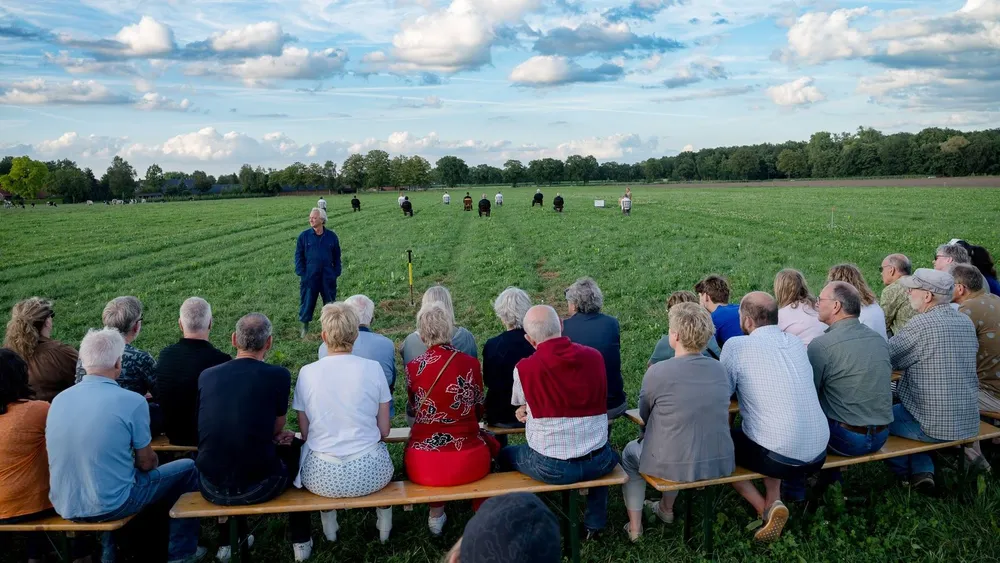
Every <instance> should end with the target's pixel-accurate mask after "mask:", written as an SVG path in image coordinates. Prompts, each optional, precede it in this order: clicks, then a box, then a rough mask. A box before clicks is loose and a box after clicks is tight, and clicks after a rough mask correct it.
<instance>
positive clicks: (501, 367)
mask: <svg viewBox="0 0 1000 563" xmlns="http://www.w3.org/2000/svg"><path fill="white" fill-rule="evenodd" d="M534 353H535V349H534V348H532V347H531V344H529V343H528V341H527V340H525V339H524V330H523V329H520V328H518V329H514V330H508V331H507V332H503V333H501V334H499V335H497V336H494V337H493V338H490V339H489V340H487V341H486V344H485V345H484V346H483V383H485V384H486V421H487V422H488V423H490V424H514V423H516V422H517V417H516V416H514V413H515V412H516V411H517V407H515V406H513V405H511V404H510V396H511V393H512V392H513V390H514V368H515V367H517V362H520V361H521V360H523V359H524V358H527V357H528V356H530V355H532V354H534Z"/></svg>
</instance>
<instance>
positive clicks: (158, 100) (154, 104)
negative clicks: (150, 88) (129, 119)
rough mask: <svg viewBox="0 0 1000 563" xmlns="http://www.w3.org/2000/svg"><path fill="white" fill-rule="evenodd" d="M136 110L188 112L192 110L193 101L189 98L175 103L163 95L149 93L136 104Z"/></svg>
mask: <svg viewBox="0 0 1000 563" xmlns="http://www.w3.org/2000/svg"><path fill="white" fill-rule="evenodd" d="M135 107H136V109H141V110H143V111H188V110H189V109H191V101H190V100H188V99H187V98H184V99H183V100H181V101H179V102H175V101H173V100H171V99H169V98H167V97H166V96H163V95H162V94H157V93H156V92H147V93H146V94H144V95H143V96H142V98H139V100H138V101H137V102H136V103H135Z"/></svg>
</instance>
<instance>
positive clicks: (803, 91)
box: [767, 76, 826, 106]
mask: <svg viewBox="0 0 1000 563" xmlns="http://www.w3.org/2000/svg"><path fill="white" fill-rule="evenodd" d="M767 97H769V98H771V101H772V102H774V103H775V104H777V105H779V106H801V105H806V104H812V103H816V102H822V101H823V100H825V99H826V96H825V95H823V93H822V92H820V91H819V88H817V87H815V86H813V79H812V78H810V77H808V76H803V77H802V78H799V79H797V80H794V81H792V82H788V83H786V84H782V85H780V86H772V87H770V88H768V89H767Z"/></svg>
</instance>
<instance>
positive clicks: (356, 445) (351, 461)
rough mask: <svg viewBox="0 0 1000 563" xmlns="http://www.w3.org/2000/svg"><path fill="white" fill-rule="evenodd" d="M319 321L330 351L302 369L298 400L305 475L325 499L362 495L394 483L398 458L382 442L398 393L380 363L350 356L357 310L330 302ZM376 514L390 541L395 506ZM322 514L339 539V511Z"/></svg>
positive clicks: (329, 532) (328, 534)
mask: <svg viewBox="0 0 1000 563" xmlns="http://www.w3.org/2000/svg"><path fill="white" fill-rule="evenodd" d="M320 323H321V324H322V325H323V341H324V342H325V343H326V347H327V350H329V352H328V355H327V357H325V358H323V359H321V360H319V361H318V362H314V363H311V364H308V365H305V366H302V369H301V370H300V371H299V377H298V379H297V380H296V383H295V398H294V399H293V401H292V408H294V409H295V411H296V412H297V413H298V420H299V429H300V431H301V432H302V439H303V440H305V446H304V447H303V448H302V452H303V453H302V463H301V469H300V471H299V478H300V480H301V485H302V486H304V487H305V488H306V489H308V490H309V492H311V493H313V494H317V495H319V496H322V497H328V498H349V497H363V496H366V495H370V494H372V493H374V492H376V491H379V490H381V489H383V488H385V486H386V485H388V484H389V481H391V480H392V473H393V466H392V459H391V458H390V457H389V450H388V449H386V446H385V442H383V441H382V440H383V439H384V438H385V437H386V436H388V435H389V424H390V421H389V404H390V403H391V402H392V394H391V393H390V392H389V384H388V383H387V382H386V379H385V374H384V373H383V372H382V366H381V365H380V364H379V363H378V362H375V361H372V360H367V359H365V358H361V357H359V356H354V355H352V354H351V350H352V349H353V347H354V341H355V340H357V338H358V325H359V320H358V315H357V313H355V312H354V308H353V307H351V306H350V305H347V304H346V303H341V302H338V303H331V304H329V305H326V306H325V307H323V312H322V314H321V316H320ZM296 484H299V483H296ZM376 513H377V515H378V517H377V518H376V523H375V526H376V528H378V530H379V538H380V539H381V540H382V542H383V543H384V542H386V541H388V539H389V532H390V531H391V530H392V508H391V507H389V508H378V509H376ZM320 516H321V519H322V521H323V533H324V534H325V535H326V537H327V539H328V540H330V541H336V540H337V530H338V529H339V525H338V524H337V511H336V510H331V511H328V512H323V513H321V514H320Z"/></svg>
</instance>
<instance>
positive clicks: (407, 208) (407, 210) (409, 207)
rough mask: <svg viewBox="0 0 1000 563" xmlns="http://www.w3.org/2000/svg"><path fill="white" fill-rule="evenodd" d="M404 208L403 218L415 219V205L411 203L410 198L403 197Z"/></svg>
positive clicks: (402, 205)
mask: <svg viewBox="0 0 1000 563" xmlns="http://www.w3.org/2000/svg"><path fill="white" fill-rule="evenodd" d="M400 207H402V208H403V217H406V216H410V217H413V204H412V203H410V196H404V197H403V203H402V204H401V205H400Z"/></svg>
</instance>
